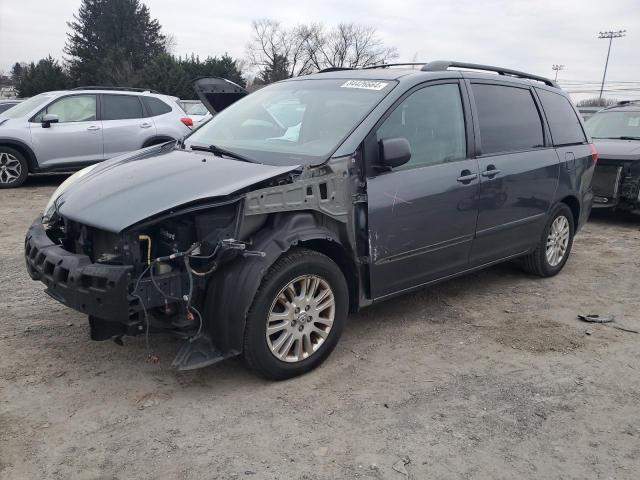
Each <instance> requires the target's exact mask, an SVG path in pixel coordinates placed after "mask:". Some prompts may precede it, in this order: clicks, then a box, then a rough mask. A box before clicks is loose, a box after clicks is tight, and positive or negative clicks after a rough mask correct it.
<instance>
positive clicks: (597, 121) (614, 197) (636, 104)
mask: <svg viewBox="0 0 640 480" xmlns="http://www.w3.org/2000/svg"><path fill="white" fill-rule="evenodd" d="M585 126H586V128H587V131H588V132H589V133H590V135H591V137H592V138H593V140H594V142H595V145H596V148H597V150H598V155H599V158H598V166H597V167H596V171H595V174H594V177H593V193H594V195H595V197H594V208H607V209H614V210H620V211H624V212H631V213H635V214H640V100H635V101H625V102H620V103H618V104H617V105H614V106H612V107H608V108H605V109H603V110H600V111H599V112H598V113H596V114H595V115H594V116H593V117H591V118H590V119H589V120H588V121H587V122H586V124H585Z"/></svg>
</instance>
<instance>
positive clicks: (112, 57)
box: [64, 0, 166, 85]
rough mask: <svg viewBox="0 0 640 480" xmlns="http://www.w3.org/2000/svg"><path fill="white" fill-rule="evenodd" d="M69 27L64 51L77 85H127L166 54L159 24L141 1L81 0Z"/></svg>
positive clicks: (71, 74) (163, 37)
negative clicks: (153, 61)
mask: <svg viewBox="0 0 640 480" xmlns="http://www.w3.org/2000/svg"><path fill="white" fill-rule="evenodd" d="M68 26H69V28H70V29H71V32H70V33H68V34H67V36H68V38H67V43H66V46H65V50H64V51H65V53H66V54H67V55H69V73H70V76H71V78H72V80H73V82H74V83H75V84H76V85H92V84H100V83H104V82H107V83H110V84H119V85H122V84H127V83H129V82H131V80H132V79H133V72H136V71H139V70H140V69H142V68H143V67H144V66H145V65H146V64H147V63H148V62H149V61H151V60H152V59H153V58H155V57H157V56H158V55H160V54H163V53H166V51H165V36H164V35H163V34H162V33H161V26H160V23H159V22H158V21H157V20H155V19H152V18H151V15H150V13H149V9H148V8H147V7H146V5H144V4H141V3H140V1H139V0H82V4H81V5H80V9H79V11H78V13H77V15H74V21H72V22H68ZM111 74H113V75H111ZM108 77H111V78H108Z"/></svg>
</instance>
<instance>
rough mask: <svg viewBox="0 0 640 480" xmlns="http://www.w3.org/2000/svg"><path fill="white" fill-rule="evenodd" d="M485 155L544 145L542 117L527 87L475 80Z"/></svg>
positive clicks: (474, 91)
mask: <svg viewBox="0 0 640 480" xmlns="http://www.w3.org/2000/svg"><path fill="white" fill-rule="evenodd" d="M471 88H472V91H473V96H474V98H475V102H476V108H477V110H478V122H479V124H480V139H481V140H480V143H481V150H482V154H483V155H490V154H492V153H507V152H517V151H519V150H531V149H533V148H539V147H543V146H544V135H543V133H542V121H541V120H540V113H539V112H538V109H537V107H536V104H535V102H534V100H533V97H532V95H531V92H530V91H529V89H526V88H518V87H507V86H502V85H491V84H486V83H472V84H471Z"/></svg>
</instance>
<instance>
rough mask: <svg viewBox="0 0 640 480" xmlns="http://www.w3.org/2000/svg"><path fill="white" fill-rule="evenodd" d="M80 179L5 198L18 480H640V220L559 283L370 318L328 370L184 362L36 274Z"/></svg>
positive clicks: (1, 303)
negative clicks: (45, 229)
mask: <svg viewBox="0 0 640 480" xmlns="http://www.w3.org/2000/svg"><path fill="white" fill-rule="evenodd" d="M63 178H64V177H60V176H53V177H41V178H36V179H31V180H30V181H29V183H27V185H26V187H24V188H21V189H17V190H10V191H7V190H4V191H0V271H1V272H2V273H1V275H2V279H3V280H4V281H3V283H2V287H1V291H2V295H0V321H1V324H2V329H1V330H0V478H3V479H4V478H6V479H31V478H33V479H43V478H53V479H69V478H74V479H75V478H79V479H98V478H99V479H115V478H117V479H125V478H136V479H154V478H207V479H213V478H225V479H226V478H247V479H251V478H260V479H262V478H266V479H276V478H279V479H293V478H304V479H320V478H327V479H335V478H356V477H358V478H373V479H381V478H385V479H386V478H389V479H396V478H397V479H403V478H414V479H425V478H437V479H449V478H451V479H458V478H491V479H513V478H532V479H533V478H535V479H540V478H563V479H574V478H575V479H584V478H603V479H608V478H615V479H626V478H628V479H636V478H638V470H639V467H640V459H639V458H640V423H639V419H640V376H639V373H640V349H639V348H638V342H639V341H640V335H637V334H634V333H628V332H624V331H621V330H616V329H614V328H613V327H612V326H610V325H591V324H585V323H581V322H579V321H578V320H576V314H577V313H580V312H587V313H601V314H602V313H614V314H615V315H616V317H617V323H618V324H619V325H621V326H624V327H627V328H631V329H640V295H639V293H640V286H639V280H640V274H639V268H640V256H639V255H638V252H639V251H640V222H639V221H638V220H632V219H623V218H616V217H608V216H598V217H597V218H595V219H592V220H591V221H590V223H589V224H588V225H587V226H586V227H585V228H584V230H583V231H582V232H581V234H580V235H579V236H578V237H577V238H576V241H575V244H574V250H573V254H572V256H571V258H570V260H569V262H568V264H567V266H566V268H565V269H564V271H563V272H562V273H561V274H560V275H558V276H556V277H554V278H552V279H547V280H541V279H538V278H534V277H531V276H527V275H525V274H523V273H522V272H521V271H520V270H518V268H517V267H515V266H513V265H502V266H498V267H495V268H492V269H489V270H486V271H483V272H480V273H477V274H472V275H469V276H466V277H464V278H461V279H458V280H454V281H450V282H447V283H445V284H442V285H439V286H435V287H432V288H429V289H426V290H423V291H421V292H419V293H415V294H412V295H406V296H403V297H401V298H397V299H395V300H391V301H389V302H387V303H385V304H381V305H379V306H376V307H372V308H370V309H367V310H364V311H363V312H361V313H360V314H358V315H353V316H351V317H350V319H349V323H348V325H347V328H346V329H345V332H344V334H343V336H342V339H341V341H340V343H339V344H338V347H337V348H336V350H335V351H334V353H333V354H332V355H331V357H330V358H329V359H328V361H327V362H326V363H325V364H324V365H323V366H322V367H321V368H319V369H317V370H316V371H314V372H312V373H310V374H308V375H306V376H304V377H301V378H297V379H294V380H290V381H286V382H279V383H270V382H266V381H264V380H262V379H260V378H257V377H255V376H253V375H252V374H251V373H250V372H248V371H247V370H246V369H245V367H244V365H243V363H242V361H241V360H239V359H232V360H230V361H226V362H223V363H221V364H218V365H216V366H213V367H210V368H206V369H203V370H199V371H194V372H187V373H176V372H173V371H171V370H169V368H168V366H169V364H170V362H171V360H172V358H173V355H174V353H175V351H176V349H177V346H178V344H177V342H176V341H174V340H172V339H171V338H164V337H152V339H151V349H152V351H153V352H154V353H155V354H157V355H158V356H159V358H160V362H159V363H158V364H154V363H148V362H147V361H146V359H147V355H148V351H147V350H146V348H145V344H144V340H143V339H139V338H132V339H125V346H124V347H120V346H118V345H116V344H115V343H113V342H101V343H96V342H91V341H90V340H89V338H88V327H87V324H86V319H85V318H84V317H83V316H82V315H81V314H79V313H76V312H74V311H72V310H69V309H67V308H65V307H63V306H62V305H59V304H58V303H56V302H54V301H53V300H51V299H49V298H48V297H47V296H46V295H45V294H44V293H43V286H42V285H41V284H40V283H37V282H33V281H31V280H30V279H29V278H28V276H27V274H26V272H25V268H24V265H23V260H22V248H23V247H22V246H23V238H24V233H25V231H26V230H27V227H28V226H29V225H30V222H31V221H32V219H33V218H34V217H35V216H36V215H37V214H38V212H39V211H40V210H41V209H42V208H43V206H44V205H45V203H46V201H47V198H48V197H49V195H50V194H51V193H52V191H53V190H54V188H55V186H56V185H57V184H58V183H59V182H60V181H61V180H62V179H63Z"/></svg>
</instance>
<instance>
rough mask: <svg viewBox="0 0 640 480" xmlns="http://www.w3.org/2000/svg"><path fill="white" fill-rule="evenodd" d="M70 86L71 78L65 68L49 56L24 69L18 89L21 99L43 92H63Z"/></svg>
mask: <svg viewBox="0 0 640 480" xmlns="http://www.w3.org/2000/svg"><path fill="white" fill-rule="evenodd" d="M14 67H15V66H14ZM68 86H69V77H68V76H67V73H66V72H65V70H64V68H63V67H62V65H60V63H58V61H57V60H55V59H53V58H52V57H51V55H49V56H48V57H47V58H43V59H42V60H40V61H39V62H38V63H37V64H36V63H33V62H31V63H30V64H29V65H27V66H23V67H22V69H21V75H20V77H19V80H18V84H17V89H18V95H19V96H20V97H31V96H33V95H37V94H39V93H42V92H50V91H52V90H63V89H65V88H68Z"/></svg>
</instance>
